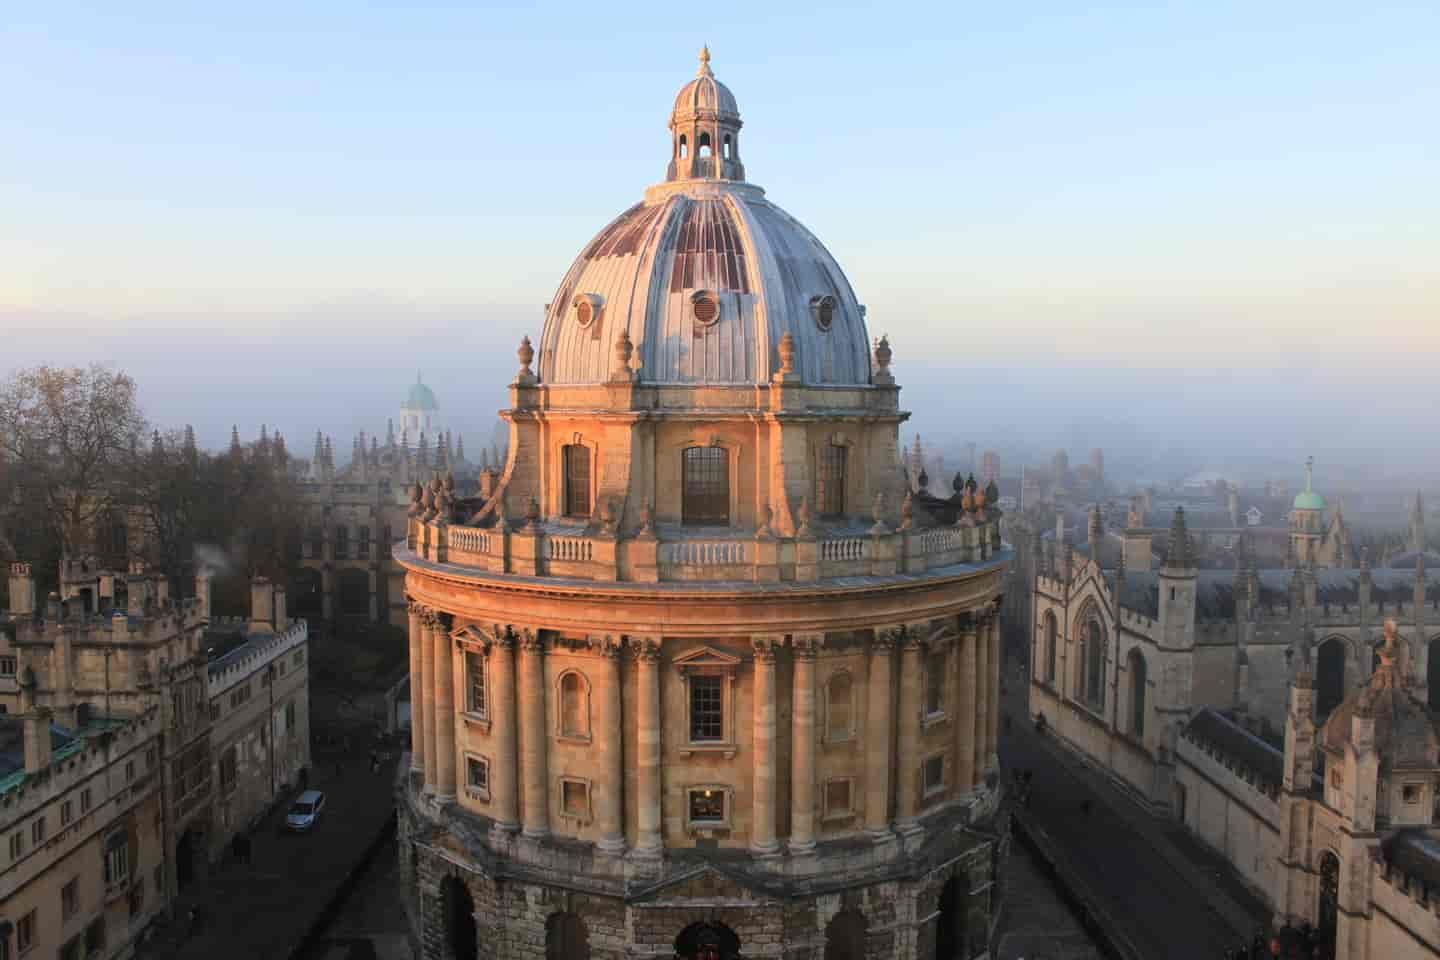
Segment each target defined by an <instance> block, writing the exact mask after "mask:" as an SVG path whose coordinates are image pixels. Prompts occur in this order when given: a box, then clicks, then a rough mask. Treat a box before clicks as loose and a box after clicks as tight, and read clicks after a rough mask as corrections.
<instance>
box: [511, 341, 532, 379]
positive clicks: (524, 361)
mask: <svg viewBox="0 0 1440 960" xmlns="http://www.w3.org/2000/svg"><path fill="white" fill-rule="evenodd" d="M515 356H516V357H518V358H519V359H520V372H519V374H517V375H516V377H515V379H516V380H518V381H519V382H521V383H533V382H534V381H535V373H534V372H533V371H532V370H531V369H530V363H531V362H532V361H533V360H534V359H535V348H534V346H532V345H531V343H530V338H529V336H523V337H521V338H520V349H518V350H516V351H515Z"/></svg>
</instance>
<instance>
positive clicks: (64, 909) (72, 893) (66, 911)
mask: <svg viewBox="0 0 1440 960" xmlns="http://www.w3.org/2000/svg"><path fill="white" fill-rule="evenodd" d="M79 912H80V879H79V878H78V877H76V878H74V879H72V880H70V881H69V882H68V883H66V884H65V886H63V887H61V888H60V920H61V922H64V921H66V920H69V919H70V918H71V917H73V916H75V914H77V913H79Z"/></svg>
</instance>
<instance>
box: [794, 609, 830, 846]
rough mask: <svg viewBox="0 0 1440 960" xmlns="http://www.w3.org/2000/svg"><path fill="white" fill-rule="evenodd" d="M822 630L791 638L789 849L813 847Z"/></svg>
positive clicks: (823, 639) (823, 636)
mask: <svg viewBox="0 0 1440 960" xmlns="http://www.w3.org/2000/svg"><path fill="white" fill-rule="evenodd" d="M824 641H825V635H824V634H823V633H797V634H795V635H794V636H793V637H792V638H791V648H792V650H793V651H794V656H795V661H794V676H793V678H792V680H791V682H792V684H793V692H792V697H791V699H792V700H793V701H794V702H793V703H792V704H791V710H792V714H791V716H792V721H793V722H792V726H791V731H792V732H791V744H790V852H791V853H793V854H806V853H811V852H813V851H814V849H815V657H816V654H817V653H819V649H820V646H821V644H822V643H824Z"/></svg>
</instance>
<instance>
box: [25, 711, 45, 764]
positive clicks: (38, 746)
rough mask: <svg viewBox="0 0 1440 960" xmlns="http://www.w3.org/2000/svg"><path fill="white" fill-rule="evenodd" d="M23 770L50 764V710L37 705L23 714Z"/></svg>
mask: <svg viewBox="0 0 1440 960" xmlns="http://www.w3.org/2000/svg"><path fill="white" fill-rule="evenodd" d="M24 722H25V772H26V773H39V772H40V771H41V770H44V769H45V768H46V767H48V766H50V711H49V710H47V709H45V708H44V707H37V708H36V709H33V710H31V711H30V712H28V713H26V714H25V721H24Z"/></svg>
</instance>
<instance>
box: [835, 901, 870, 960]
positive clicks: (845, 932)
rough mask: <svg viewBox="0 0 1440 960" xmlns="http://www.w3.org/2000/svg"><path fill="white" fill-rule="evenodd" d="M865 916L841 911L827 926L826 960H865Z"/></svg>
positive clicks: (858, 912) (856, 912) (853, 911)
mask: <svg viewBox="0 0 1440 960" xmlns="http://www.w3.org/2000/svg"><path fill="white" fill-rule="evenodd" d="M865 927H866V923H865V915H864V914H862V913H861V912H860V911H859V910H841V911H840V912H839V913H837V914H835V916H833V917H831V918H830V922H829V923H828V924H826V925H825V960H865Z"/></svg>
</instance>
